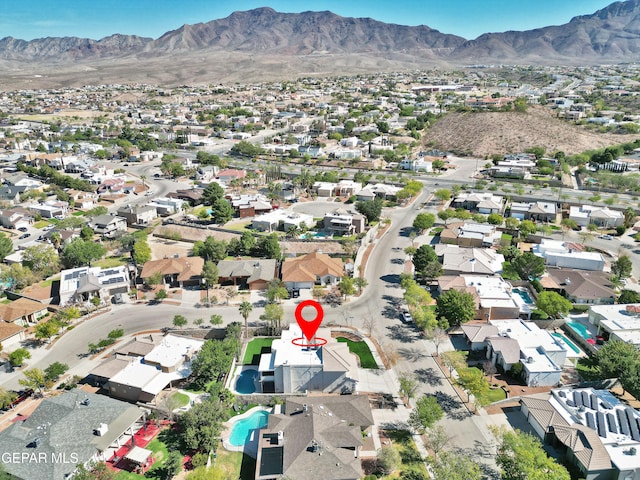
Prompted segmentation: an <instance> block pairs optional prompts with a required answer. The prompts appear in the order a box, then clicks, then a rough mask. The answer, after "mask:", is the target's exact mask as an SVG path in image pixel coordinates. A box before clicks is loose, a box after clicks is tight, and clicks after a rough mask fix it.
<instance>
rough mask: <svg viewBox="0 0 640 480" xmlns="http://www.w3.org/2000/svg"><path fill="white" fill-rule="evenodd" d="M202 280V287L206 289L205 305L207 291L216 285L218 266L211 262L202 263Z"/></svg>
mask: <svg viewBox="0 0 640 480" xmlns="http://www.w3.org/2000/svg"><path fill="white" fill-rule="evenodd" d="M202 278H203V280H204V285H205V287H207V303H209V289H210V288H211V286H212V285H215V284H216V283H218V266H217V265H216V264H215V263H213V262H212V261H211V260H207V261H206V262H204V266H203V267H202Z"/></svg>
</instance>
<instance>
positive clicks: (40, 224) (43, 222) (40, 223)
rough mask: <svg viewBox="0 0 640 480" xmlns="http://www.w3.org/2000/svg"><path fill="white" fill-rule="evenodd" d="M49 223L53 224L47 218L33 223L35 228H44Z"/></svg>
mask: <svg viewBox="0 0 640 480" xmlns="http://www.w3.org/2000/svg"><path fill="white" fill-rule="evenodd" d="M47 225H51V224H50V223H49V222H48V221H47V220H40V221H38V222H36V223H34V224H33V226H34V227H35V228H44V227H46V226H47Z"/></svg>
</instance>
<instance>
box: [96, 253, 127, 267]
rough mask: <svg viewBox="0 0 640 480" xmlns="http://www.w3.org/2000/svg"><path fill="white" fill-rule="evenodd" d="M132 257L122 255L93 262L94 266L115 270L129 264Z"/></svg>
mask: <svg viewBox="0 0 640 480" xmlns="http://www.w3.org/2000/svg"><path fill="white" fill-rule="evenodd" d="M130 259H131V257H130V256H129V255H121V256H119V257H108V258H104V259H102V260H98V261H97V262H93V263H92V265H93V266H95V267H100V268H113V267H119V266H121V265H126V264H127V263H129V260H130Z"/></svg>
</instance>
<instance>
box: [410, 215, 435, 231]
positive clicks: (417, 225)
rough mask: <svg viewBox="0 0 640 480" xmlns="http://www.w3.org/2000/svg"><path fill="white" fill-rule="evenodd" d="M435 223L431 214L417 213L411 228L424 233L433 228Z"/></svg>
mask: <svg viewBox="0 0 640 480" xmlns="http://www.w3.org/2000/svg"><path fill="white" fill-rule="evenodd" d="M434 223H436V216H435V215H434V214H433V213H419V214H418V215H417V216H416V218H415V220H414V221H413V228H414V229H416V230H419V231H420V232H424V231H425V230H428V229H430V228H431V227H433V224H434Z"/></svg>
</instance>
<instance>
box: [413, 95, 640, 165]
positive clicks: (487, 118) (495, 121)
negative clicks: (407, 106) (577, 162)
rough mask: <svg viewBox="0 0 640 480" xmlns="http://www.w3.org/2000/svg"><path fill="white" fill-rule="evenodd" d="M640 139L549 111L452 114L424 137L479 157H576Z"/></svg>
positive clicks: (433, 144)
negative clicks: (538, 150)
mask: <svg viewBox="0 0 640 480" xmlns="http://www.w3.org/2000/svg"><path fill="white" fill-rule="evenodd" d="M637 138H638V135H617V134H613V133H598V132H596V131H594V130H587V129H585V128H584V127H581V126H576V125H573V124H571V123H569V122H567V121H565V120H561V119H559V118H556V116H555V113H554V112H553V111H552V110H549V109H548V108H546V107H542V106H538V107H530V108H529V109H528V110H527V112H526V113H520V112H477V113H476V112H469V113H455V112H454V113H449V114H447V115H445V116H444V117H442V118H441V119H440V120H438V121H437V122H436V123H435V124H434V125H433V126H432V127H430V128H429V130H428V131H427V132H426V133H425V134H424V136H423V142H424V143H425V144H426V145H428V146H429V147H435V148H438V149H440V150H444V151H452V152H458V153H464V154H469V155H473V156H477V157H486V156H491V155H493V154H495V153H519V152H523V151H525V150H526V149H527V148H530V147H544V148H545V149H546V150H547V152H554V151H556V150H560V151H563V152H565V154H567V155H573V154H576V153H580V152H583V151H585V150H593V149H597V148H603V147H608V146H611V145H614V144H618V143H625V142H629V141H633V140H636V139H637Z"/></svg>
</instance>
